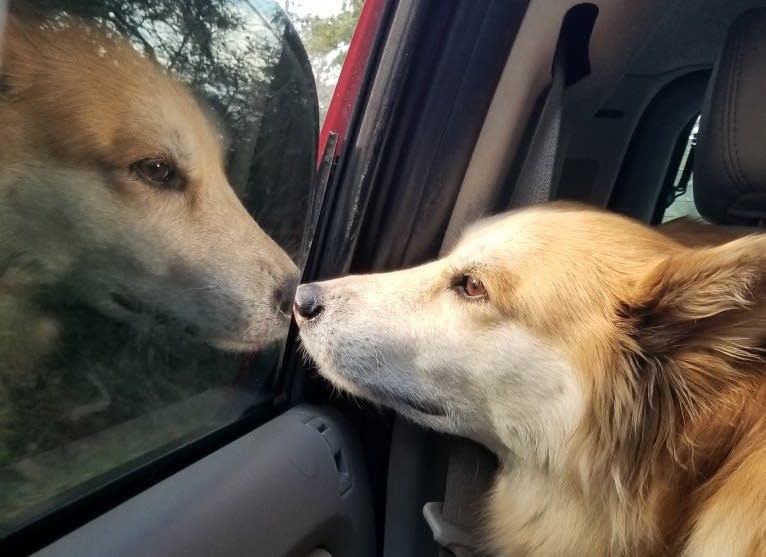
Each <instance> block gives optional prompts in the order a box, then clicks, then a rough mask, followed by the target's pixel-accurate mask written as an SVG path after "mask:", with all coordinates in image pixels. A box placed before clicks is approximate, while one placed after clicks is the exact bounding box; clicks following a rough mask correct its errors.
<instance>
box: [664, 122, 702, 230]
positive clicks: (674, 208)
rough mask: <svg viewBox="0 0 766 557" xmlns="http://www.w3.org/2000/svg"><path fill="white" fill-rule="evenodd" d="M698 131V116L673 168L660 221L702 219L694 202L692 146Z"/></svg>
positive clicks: (693, 146)
mask: <svg viewBox="0 0 766 557" xmlns="http://www.w3.org/2000/svg"><path fill="white" fill-rule="evenodd" d="M698 131H699V117H697V120H696V121H695V122H694V125H693V126H692V129H691V132H690V133H689V137H688V138H687V140H686V145H685V147H684V151H683V155H682V156H681V159H680V161H679V164H678V168H677V169H676V170H675V179H674V181H673V186H672V188H671V189H670V191H669V192H668V195H667V198H666V199H665V200H664V202H665V206H666V209H665V214H664V215H663V217H662V222H668V221H671V220H674V219H677V218H680V217H691V218H693V219H695V220H703V219H702V217H701V216H700V214H699V212H698V211H697V206H696V205H695V204H694V172H693V170H692V168H693V166H694V164H693V163H694V148H695V146H696V144H697V133H698Z"/></svg>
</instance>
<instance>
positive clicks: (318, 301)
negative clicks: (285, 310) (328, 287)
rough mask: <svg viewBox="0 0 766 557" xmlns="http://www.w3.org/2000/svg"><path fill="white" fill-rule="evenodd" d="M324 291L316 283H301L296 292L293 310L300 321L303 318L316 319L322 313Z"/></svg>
mask: <svg viewBox="0 0 766 557" xmlns="http://www.w3.org/2000/svg"><path fill="white" fill-rule="evenodd" d="M323 309H324V306H323V305H322V291H321V289H320V288H319V286H318V285H316V284H301V285H300V286H299V287H298V290H297V291H296V292H295V303H294V304H293V312H294V313H295V318H296V319H297V320H298V322H299V323H300V322H301V321H303V320H309V319H314V318H315V317H316V316H317V315H319V314H320V313H322V310H323Z"/></svg>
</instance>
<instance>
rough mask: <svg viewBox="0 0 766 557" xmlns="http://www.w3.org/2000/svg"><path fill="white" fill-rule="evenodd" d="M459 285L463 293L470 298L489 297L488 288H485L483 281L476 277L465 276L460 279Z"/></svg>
mask: <svg viewBox="0 0 766 557" xmlns="http://www.w3.org/2000/svg"><path fill="white" fill-rule="evenodd" d="M459 287H460V289H461V293H462V294H464V295H465V296H468V297H469V298H486V297H487V289H486V288H484V283H482V282H481V281H480V280H479V279H477V278H476V277H472V276H471V275H465V276H463V277H462V278H461V279H460V283H459Z"/></svg>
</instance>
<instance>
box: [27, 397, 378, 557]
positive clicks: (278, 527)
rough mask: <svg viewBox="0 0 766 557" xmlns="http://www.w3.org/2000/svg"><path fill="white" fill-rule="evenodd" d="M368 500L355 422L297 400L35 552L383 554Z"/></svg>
mask: <svg viewBox="0 0 766 557" xmlns="http://www.w3.org/2000/svg"><path fill="white" fill-rule="evenodd" d="M369 499H370V495H369V489H368V485H367V479H366V473H365V469H364V464H363V459H362V456H361V452H360V450H359V447H358V446H357V444H356V440H355V438H354V434H353V433H352V431H351V430H350V429H349V427H348V425H347V424H345V423H344V421H343V419H342V418H341V417H340V416H339V414H337V413H335V412H332V411H331V410H326V409H321V408H318V407H312V406H308V405H303V406H297V407H295V408H293V409H291V410H289V411H288V412H286V413H284V414H282V415H280V416H278V417H276V418H275V419H273V420H272V421H270V422H267V423H266V424H264V425H263V426H261V427H259V428H257V429H256V430H254V431H252V432H251V433H249V434H247V435H245V436H243V437H241V438H240V439H238V440H236V441H234V442H233V443H230V444H229V445H227V446H225V447H223V448H222V449H220V450H218V451H216V452H214V453H212V454H210V455H209V456H207V457H205V458H203V459H202V460H200V461H198V462H196V463H195V464H192V465H191V466H189V467H187V468H186V469H184V470H182V471H181V472H179V473H178V474H175V475H173V476H171V477H169V478H167V479H165V480H163V481H161V482H159V483H157V484H156V485H154V486H152V487H151V488H149V489H147V490H146V491H144V492H142V493H140V494H139V495H137V496H135V497H133V498H132V499H129V500H128V501H126V502H124V503H123V504H121V505H119V506H117V507H115V508H114V509H112V510H111V511H109V512H107V513H105V514H103V515H101V516H100V517H98V518H97V519H95V520H93V521H91V522H89V523H87V524H85V525H84V526H82V527H81V528H79V529H77V530H75V531H73V532H71V533H69V534H68V535H66V536H64V537H63V538H61V539H59V540H57V541H56V542H55V543H53V544H51V545H49V546H47V547H45V548H43V549H42V550H40V551H39V552H37V553H36V554H35V555H37V556H38V557H52V556H56V557H67V556H73V557H74V556H77V557H81V556H84V555H89V556H90V555H93V556H100V555H104V556H106V555H109V556H110V557H120V556H128V555H141V556H144V557H152V556H160V555H161V556H164V557H169V556H176V555H177V556H184V557H195V556H200V557H202V556H209V555H226V556H227V557H236V556H242V557H244V556H253V555H259V556H263V557H272V556H273V557H279V556H286V557H304V556H309V555H323V556H325V555H326V554H329V555H331V556H332V557H352V556H356V557H358V556H364V555H374V554H375V543H374V542H375V540H374V528H373V522H372V513H371V510H370V509H371V503H370V500H369ZM317 551H318V553H317ZM322 551H324V553H322Z"/></svg>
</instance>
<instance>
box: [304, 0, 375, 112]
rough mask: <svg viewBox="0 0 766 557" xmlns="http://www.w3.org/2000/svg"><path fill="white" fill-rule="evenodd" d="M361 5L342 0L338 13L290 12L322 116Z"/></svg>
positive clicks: (360, 3) (344, 56)
mask: <svg viewBox="0 0 766 557" xmlns="http://www.w3.org/2000/svg"><path fill="white" fill-rule="evenodd" d="M363 4H364V0H344V1H343V4H342V6H341V10H340V12H339V13H337V14H335V15H332V16H329V17H318V16H315V15H309V16H304V17H295V16H294V15H291V18H293V19H294V21H295V24H296V26H297V28H298V32H299V33H300V35H301V38H303V42H304V44H305V45H306V51H307V52H308V55H309V58H310V59H311V65H312V67H313V69H314V73H315V75H316V80H317V91H318V94H319V105H320V110H321V112H322V115H324V114H325V113H326V112H327V108H328V106H329V104H330V99H331V97H332V93H333V90H334V89H335V83H336V82H337V80H338V76H339V75H340V69H341V66H342V65H343V60H344V59H345V58H346V53H347V52H348V47H349V44H350V43H351V37H352V35H353V34H354V29H355V28H356V23H357V21H358V20H359V14H360V13H361V11H362V6H363Z"/></svg>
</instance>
